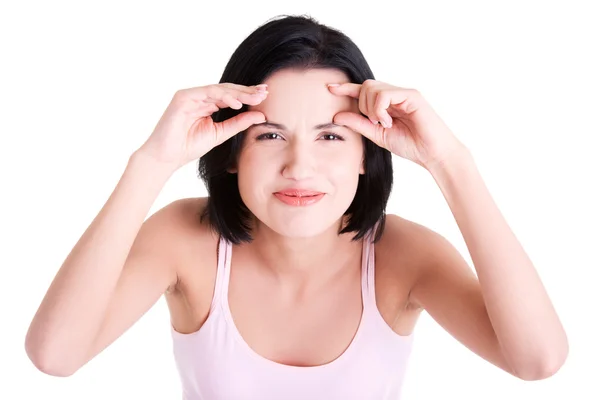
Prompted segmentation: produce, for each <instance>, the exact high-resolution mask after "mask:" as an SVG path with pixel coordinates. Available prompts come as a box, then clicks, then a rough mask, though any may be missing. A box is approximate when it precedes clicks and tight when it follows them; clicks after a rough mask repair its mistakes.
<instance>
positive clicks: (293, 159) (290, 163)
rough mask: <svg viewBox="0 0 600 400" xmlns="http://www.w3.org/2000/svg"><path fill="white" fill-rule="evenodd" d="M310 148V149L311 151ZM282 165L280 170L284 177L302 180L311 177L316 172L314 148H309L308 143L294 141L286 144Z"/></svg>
mask: <svg viewBox="0 0 600 400" xmlns="http://www.w3.org/2000/svg"><path fill="white" fill-rule="evenodd" d="M311 150H312V151H311ZM284 151H285V152H286V154H285V159H284V166H283V170H282V172H281V174H282V176H283V177H284V178H286V179H294V180H303V179H308V178H312V177H313V176H314V175H315V173H316V165H317V164H316V163H317V160H316V157H315V154H313V153H314V149H310V145H308V144H306V143H305V144H303V143H300V141H296V143H294V144H292V145H290V146H287V148H286V149H285V150H284Z"/></svg>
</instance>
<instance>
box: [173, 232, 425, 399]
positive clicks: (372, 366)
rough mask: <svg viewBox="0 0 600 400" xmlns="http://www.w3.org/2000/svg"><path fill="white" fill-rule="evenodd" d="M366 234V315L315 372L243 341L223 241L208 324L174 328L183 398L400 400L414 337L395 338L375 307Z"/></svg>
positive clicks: (228, 254) (226, 244)
mask: <svg viewBox="0 0 600 400" xmlns="http://www.w3.org/2000/svg"><path fill="white" fill-rule="evenodd" d="M372 233H373V231H372V232H371V235H372ZM371 235H366V236H365V238H364V240H363V251H362V285H361V286H362V299H363V313H362V317H361V320H360V324H359V327H358V330H357V332H356V334H355V336H354V338H353V340H352V342H351V343H350V345H349V346H348V348H347V349H346V350H345V351H344V353H342V355H340V356H339V357H338V358H336V359H335V360H333V361H331V362H330V363H327V364H323V365H318V366H312V367H297V366H291V365H284V364H280V363H277V362H275V361H271V360H269V359H267V358H264V357H262V356H261V355H259V354H258V353H256V352H254V351H253V350H252V348H251V347H250V346H249V345H248V344H247V343H246V342H245V341H244V339H243V338H242V336H241V334H240V333H239V332H238V330H237V328H236V326H235V324H234V321H233V318H232V316H231V312H230V310H229V304H228V301H227V299H228V297H227V290H228V283H229V271H230V262H231V243H230V242H228V241H226V240H224V239H223V238H221V240H220V241H219V255H218V270H217V277H216V286H215V292H214V296H213V299H212V305H211V308H210V314H209V316H208V318H207V320H206V321H205V323H204V324H203V325H202V327H201V328H200V329H199V330H198V331H196V332H193V333H190V334H182V333H179V332H177V331H175V329H173V327H172V326H171V333H172V337H173V351H174V357H175V363H176V365H177V369H178V371H179V375H180V378H181V384H182V390H183V397H182V398H183V399H184V400H200V399H202V400H296V399H298V400H300V399H302V400H320V399H327V400H337V399H340V400H342V399H343V400H350V399H357V400H358V399H360V400H368V399H377V400H385V399H394V400H397V399H399V398H400V394H401V388H402V382H403V379H404V375H405V371H406V367H407V363H408V359H409V356H410V353H411V349H412V342H413V338H414V335H413V334H410V335H408V336H401V335H398V334H397V333H396V332H394V331H393V330H392V329H391V328H390V327H389V326H388V325H387V323H386V322H385V321H384V319H383V317H382V316H381V314H380V313H379V310H378V309H377V306H376V304H375V286H374V282H375V260H374V258H375V257H374V253H375V252H374V245H373V244H372V243H371V241H370V238H371Z"/></svg>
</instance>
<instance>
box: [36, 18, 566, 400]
mask: <svg viewBox="0 0 600 400" xmlns="http://www.w3.org/2000/svg"><path fill="white" fill-rule="evenodd" d="M329 84H332V85H329ZM267 88H268V90H267ZM392 155H394V156H397V157H402V158H405V159H408V160H411V161H413V162H415V163H417V164H419V165H420V166H421V167H423V168H425V169H426V170H427V171H428V172H430V173H431V174H432V176H433V178H434V179H435V181H436V182H437V184H438V185H439V187H440V190H441V191H442V192H443V194H444V196H445V198H446V200H447V201H448V205H449V206H450V208H451V210H452V212H453V215H454V216H455V219H456V221H457V223H458V226H459V228H460V230H461V232H462V234H463V237H464V239H465V242H466V244H467V247H468V249H469V252H470V255H471V256H472V259H473V264H474V266H475V269H476V272H477V276H476V275H475V274H474V273H473V272H472V271H471V269H470V268H469V266H468V265H467V263H466V262H465V260H464V259H463V258H462V257H461V256H460V254H459V253H458V252H457V251H456V249H455V248H454V247H453V246H452V245H451V244H450V243H449V242H448V241H447V240H445V239H444V238H443V237H442V236H441V235H439V234H437V233H435V232H433V231H431V230H430V229H428V228H426V227H424V226H422V225H419V224H417V223H414V222H411V221H409V220H406V219H404V218H402V217H400V216H397V215H390V214H386V213H385V209H386V204H387V200H388V197H389V195H390V191H391V187H392ZM198 158H199V159H200V163H199V173H200V176H201V177H202V179H203V180H204V181H205V183H206V185H207V189H208V193H209V196H208V197H207V198H188V199H181V200H178V201H175V202H173V203H171V204H169V205H167V206H166V207H164V208H162V209H161V210H159V211H158V212H156V213H155V214H154V215H152V216H151V217H150V218H148V219H147V220H145V221H144V219H145V217H146V215H147V213H148V211H149V209H150V207H151V206H152V204H153V202H154V201H155V199H156V197H157V195H158V194H159V192H160V191H161V189H162V187H163V186H164V184H165V183H166V181H167V180H168V179H169V177H170V176H171V175H172V174H173V172H175V171H176V170H177V169H178V168H180V167H182V166H183V165H186V164H187V163H189V162H190V161H192V160H195V159H198ZM477 277H478V278H477ZM163 294H164V295H165V297H166V300H167V303H168V306H169V310H170V314H171V321H170V322H171V331H172V337H173V345H174V354H175V360H176V363H177V366H178V368H179V372H180V375H181V379H182V386H183V396H184V398H186V399H200V398H202V399H257V398H259V399H309V398H310V399H338V398H339V399H351V398H352V399H369V398H371V399H392V398H398V396H399V395H400V392H401V387H402V380H403V375H404V372H405V369H406V366H407V363H408V360H409V357H410V352H411V346H412V341H413V330H414V326H415V324H416V322H417V320H418V317H419V315H420V314H421V312H422V311H423V310H426V311H427V312H428V313H429V314H430V315H431V316H432V317H433V318H434V319H435V320H436V321H438V322H439V324H440V325H441V326H442V327H443V328H444V329H446V330H447V331H448V332H449V333H450V334H451V335H453V336H454V337H455V338H456V339H457V340H459V341H460V342H461V343H463V344H464V345H465V346H466V347H467V348H469V349H470V350H471V351H473V352H475V353H476V354H478V355H480V356H481V357H482V358H484V359H485V360H487V361H488V362H490V363H493V364H494V365H496V366H498V367H499V368H501V369H503V370H505V371H507V372H508V373H510V374H513V375H514V376H516V377H518V378H521V379H525V380H535V379H543V378H546V377H548V376H550V375H552V374H553V373H555V372H556V371H557V370H558V369H559V368H560V366H561V365H562V364H563V362H564V360H565V358H566V356H567V353H568V344H567V339H566V335H565V332H564V330H563V327H562V325H561V323H560V321H559V319H558V317H557V315H556V313H555V311H554V309H553V307H552V304H551V302H550V300H549V298H548V296H547V294H546V292H545V289H544V287H543V285H542V283H541V281H540V279H539V278H538V276H537V274H536V271H535V269H534V267H533V265H532V264H531V261H530V260H529V258H528V256H527V254H526V253H525V252H524V251H523V249H522V248H521V246H520V244H519V242H518V241H517V239H516V238H515V236H514V235H513V233H512V232H511V230H510V228H509V227H508V226H507V224H506V222H505V220H504V219H503V218H502V216H501V214H500V212H499V210H498V209H497V208H496V206H495V204H494V202H493V200H492V198H491V196H490V194H489V192H488V191H487V189H486V187H485V185H484V183H483V181H482V179H481V177H480V175H479V174H478V172H477V169H476V166H475V164H474V161H473V158H472V157H471V156H470V154H469V151H468V149H467V148H466V147H465V146H464V145H463V144H462V143H461V142H460V141H459V140H458V139H457V138H456V137H455V136H454V135H453V134H452V132H451V131H450V130H449V128H448V127H447V126H446V125H445V124H444V122H443V121H442V120H441V119H440V118H439V116H438V115H437V114H436V113H435V112H434V110H433V109H432V108H431V107H430V106H429V105H428V103H427V102H426V101H425V99H424V98H423V97H422V96H421V94H420V93H419V92H418V91H416V90H413V89H405V88H402V87H398V86H394V85H391V84H388V83H384V82H380V81H376V80H375V79H374V76H373V73H372V72H371V70H370V68H369V66H368V64H367V62H366V61H365V59H364V57H363V55H362V53H361V52H360V50H359V49H358V48H357V46H356V45H355V44H354V43H353V42H352V41H351V40H350V39H349V38H348V37H346V36H345V35H344V34H342V33H340V32H339V31H336V30H334V29H331V28H329V27H326V26H323V25H320V24H318V23H317V22H316V21H314V20H313V19H311V18H305V17H286V18H280V19H274V20H272V21H269V22H268V23H266V24H265V25H263V26H261V27H259V28H258V29H257V30H256V31H254V32H253V33H252V34H251V35H250V36H249V37H248V38H247V39H246V40H244V41H243V42H242V43H241V44H240V46H239V47H238V49H237V50H236V51H235V52H234V54H233V56H232V57H231V59H230V61H229V63H228V65H227V66H226V68H225V71H224V73H223V76H222V77H221V80H220V83H219V84H216V85H208V86H204V87H196V88H189V89H184V90H180V91H178V92H177V93H176V94H175V96H174V97H173V100H172V101H171V103H170V104H169V106H168V107H167V109H166V111H165V113H164V114H163V116H162V118H161V119H160V121H159V122H158V124H157V126H156V128H155V130H154V132H153V133H152V134H151V135H150V137H149V138H148V140H147V141H146V142H145V143H144V144H143V145H142V146H141V147H140V148H139V149H138V150H137V151H135V152H134V153H133V154H132V156H131V158H130V160H129V163H128V165H127V168H126V170H125V172H124V174H123V176H122V178H121V179H120V181H119V183H118V184H117V187H116V188H115V190H114V192H113V193H112V195H111V196H110V198H109V199H108V201H107V202H106V204H105V206H104V207H103V208H102V210H101V211H100V213H99V214H98V216H97V217H96V218H95V219H94V221H92V223H91V225H90V226H89V228H88V229H87V230H86V232H85V233H84V234H83V236H82V237H81V239H80V240H79V241H78V243H77V244H76V245H75V247H74V248H73V250H72V251H71V253H70V254H69V256H68V257H67V259H66V260H65V262H64V264H63V265H62V266H61V268H60V270H59V272H58V273H57V275H56V277H55V279H54V281H53V282H52V285H51V286H50V288H49V289H48V292H47V294H46V296H45V298H44V300H43V301H42V304H41V305H40V308H39V310H38V312H37V313H36V315H35V317H34V319H33V321H32V323H31V326H30V329H29V331H28V334H27V338H26V349H27V353H28V355H29V357H30V358H31V360H32V362H33V363H34V364H35V365H36V367H37V368H39V369H40V370H41V371H43V372H45V373H47V374H51V375H56V376H69V375H71V374H73V373H75V372H76V371H77V370H78V369H79V368H81V367H82V366H83V365H85V364H86V363H87V362H88V361H89V360H91V359H92V358H93V357H95V356H96V355H97V354H98V353H100V352H101V351H102V350H103V349H104V348H106V347H107V346H108V345H110V344H111V343H112V342H114V341H115V340H116V339H117V338H118V337H119V336H120V335H122V334H123V333H124V332H125V331H126V330H127V329H129V328H130V327H131V326H132V324H134V323H135V322H136V321H137V320H138V319H139V318H140V317H141V316H142V315H143V314H144V313H145V312H146V311H147V310H148V309H149V308H150V307H152V305H153V304H154V303H155V302H156V301H157V300H158V299H159V298H160V296H161V295H163Z"/></svg>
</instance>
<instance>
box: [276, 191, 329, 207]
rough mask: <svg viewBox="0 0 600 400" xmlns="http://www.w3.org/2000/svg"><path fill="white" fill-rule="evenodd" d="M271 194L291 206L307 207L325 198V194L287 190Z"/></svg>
mask: <svg viewBox="0 0 600 400" xmlns="http://www.w3.org/2000/svg"><path fill="white" fill-rule="evenodd" d="M273 194H274V195H275V197H277V198H278V199H279V200H281V201H282V202H283V203H285V204H287V205H291V206H307V205H310V204H314V203H316V202H318V201H319V200H321V199H322V198H323V196H325V193H321V192H315V191H312V190H300V189H287V190H282V191H280V192H275V193H273Z"/></svg>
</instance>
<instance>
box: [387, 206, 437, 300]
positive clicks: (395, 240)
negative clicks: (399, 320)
mask: <svg viewBox="0 0 600 400" xmlns="http://www.w3.org/2000/svg"><path fill="white" fill-rule="evenodd" d="M440 238H441V236H440V235H439V234H438V233H436V232H435V231H433V230H432V229H430V228H428V227H426V226H424V225H422V224H419V223H417V222H415V221H412V220H409V219H406V218H404V217H401V216H399V215H396V214H387V216H386V222H385V227H384V231H383V234H382V236H381V239H380V240H379V242H377V243H376V245H375V257H376V260H377V269H378V272H380V275H381V274H385V276H386V279H385V282H389V283H386V285H392V286H394V287H393V289H392V290H393V291H394V292H396V293H403V294H405V297H406V298H405V302H406V307H407V308H420V307H419V306H417V305H416V304H414V303H412V302H411V301H410V300H411V297H410V293H411V291H412V289H413V288H414V286H415V284H416V283H417V282H418V281H419V278H420V276H421V274H422V273H423V272H424V270H425V266H426V265H427V263H428V260H429V259H430V255H431V253H432V252H434V251H435V247H436V242H438V241H439V240H440ZM442 239H443V238H442ZM382 280H383V279H382Z"/></svg>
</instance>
